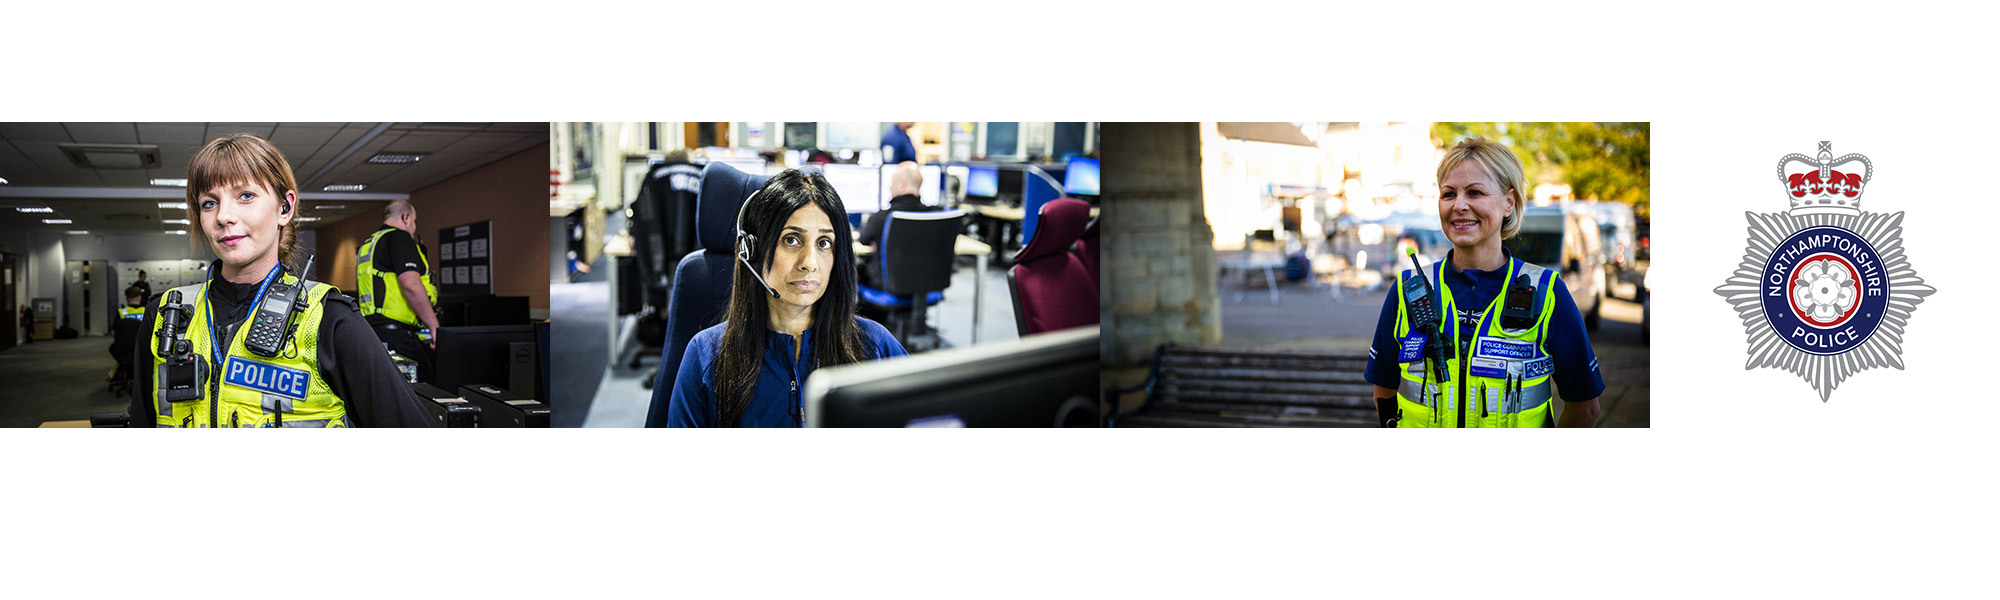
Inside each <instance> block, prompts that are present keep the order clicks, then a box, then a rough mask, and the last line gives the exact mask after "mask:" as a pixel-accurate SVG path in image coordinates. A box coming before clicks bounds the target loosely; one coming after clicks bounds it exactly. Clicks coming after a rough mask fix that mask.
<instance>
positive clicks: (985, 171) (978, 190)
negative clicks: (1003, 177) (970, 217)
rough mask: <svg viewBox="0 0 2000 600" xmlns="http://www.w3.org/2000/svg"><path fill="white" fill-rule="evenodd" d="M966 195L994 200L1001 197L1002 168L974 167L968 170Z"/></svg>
mask: <svg viewBox="0 0 2000 600" xmlns="http://www.w3.org/2000/svg"><path fill="white" fill-rule="evenodd" d="M965 195H967V196H977V197H980V198H992V197H994V196H998V195H1000V168H999V167H992V166H985V167H981V166H974V167H971V168H969V169H967V170H966V174H965Z"/></svg>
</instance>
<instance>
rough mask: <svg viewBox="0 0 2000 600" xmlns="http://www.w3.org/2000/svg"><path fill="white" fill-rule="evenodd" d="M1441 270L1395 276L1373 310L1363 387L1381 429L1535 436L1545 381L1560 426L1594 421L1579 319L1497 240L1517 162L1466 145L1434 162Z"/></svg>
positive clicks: (1512, 206) (1515, 192)
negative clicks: (1556, 403)
mask: <svg viewBox="0 0 2000 600" xmlns="http://www.w3.org/2000/svg"><path fill="white" fill-rule="evenodd" d="M1437 177H1438V222H1439V225H1441V226H1443V228H1444V234H1445V237H1446V238H1448V239H1450V240H1451V243H1452V250H1451V252H1450V253H1449V254H1448V255H1446V258H1445V260H1442V261H1438V262H1433V263H1431V264H1428V265H1423V266H1422V267H1421V268H1422V272H1417V271H1415V270H1407V269H1406V270H1404V271H1403V272H1402V273H1401V274H1400V275H1398V276H1397V285H1396V288H1395V289H1394V290H1393V291H1391V293H1390V294H1389V297H1388V300H1387V302H1386V303H1385V304H1384V305H1383V307H1382V318H1381V320H1380V321H1378V322H1377V324H1376V327H1375V341H1374V344H1373V346H1372V347H1371V348H1370V350H1369V360H1368V372H1367V375H1366V376H1367V379H1368V381H1369V382H1370V383H1373V384H1375V402H1376V405H1377V408H1378V409H1380V410H1381V412H1382V421H1383V424H1384V426H1399V427H1546V426H1550V425H1553V424H1554V423H1553V421H1554V420H1553V419H1552V418H1551V416H1552V414H1553V413H1552V410H1553V407H1552V406H1551V405H1550V400H1551V399H1552V398H1553V397H1554V394H1553V393H1552V390H1551V385H1550V384H1551V383H1554V387H1556V388H1560V389H1561V390H1562V396H1563V399H1564V401H1565V402H1566V404H1565V405H1564V410H1563V413H1562V423H1561V425H1562V426H1564V427H1589V426H1591V425H1592V424H1594V423H1596V421H1597V415H1598V407H1597V396H1598V394H1601V393H1603V392H1604V381H1603V378H1602V377H1601V376H1599V374H1598V372H1597V358H1596V355H1595V354H1594V353H1593V352H1592V351H1591V349H1590V339H1589V338H1588V337H1587V336H1586V335H1585V333H1584V327H1583V318H1582V316H1580V315H1579V314H1578V313H1577V310H1576V304H1575V303H1574V302H1573V301H1572V300H1571V299H1570V296H1569V292H1568V291H1566V290H1565V289H1564V287H1563V283H1562V279H1561V278H1560V277H1557V276H1556V274H1555V273H1554V272H1553V271H1550V270H1548V269H1544V268H1542V267H1539V266H1536V265H1532V264H1528V263H1526V262H1523V261H1521V260H1518V259H1515V258H1514V257H1513V255H1512V254H1510V253H1508V252H1507V251H1506V250H1505V249H1504V248H1501V246H1500V241H1501V240H1502V239H1505V238H1510V237H1514V236H1515V235H1516V234H1518V233H1520V231H1521V221H1522V219H1523V218H1524V217H1525V216H1526V214H1525V212H1526V211H1525V208H1526V207H1525V203H1524V200H1523V198H1522V195H1523V194H1525V193H1526V191H1527V190H1526V188H1524V187H1523V186H1524V185H1525V183H1526V182H1525V181H1524V178H1523V177H1522V173H1521V161H1520V159H1518V158H1515V156H1514V153H1513V152H1512V151H1510V150H1508V149H1507V147H1506V146H1502V145H1500V144H1496V143H1493V142H1490V141H1487V140H1483V139H1479V138H1473V139H1469V140H1466V141H1463V142H1460V143H1459V144H1458V145H1457V146H1455V147H1453V148H1452V149H1451V150H1450V151H1447V152H1445V155H1444V160H1443V161H1441V162H1439V163H1438V168H1437Z"/></svg>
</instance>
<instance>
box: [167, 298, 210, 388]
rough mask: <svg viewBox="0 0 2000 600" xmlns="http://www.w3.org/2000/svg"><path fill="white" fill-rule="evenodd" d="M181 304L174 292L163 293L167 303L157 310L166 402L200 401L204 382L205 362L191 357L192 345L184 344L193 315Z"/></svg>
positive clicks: (192, 354)
mask: <svg viewBox="0 0 2000 600" xmlns="http://www.w3.org/2000/svg"><path fill="white" fill-rule="evenodd" d="M192 310H193V309H192V308H190V307H189V306H188V305H186V304H182V303H181V293H180V291H178V290H175V291H169V292H167V302H166V304H165V305H164V306H161V307H160V314H159V315H158V318H159V320H160V332H159V333H158V334H155V335H157V336H159V338H160V343H159V355H160V358H161V360H163V361H165V362H166V364H165V365H164V366H162V367H161V370H162V375H163V377H162V379H163V381H161V383H160V388H161V390H160V391H161V392H162V395H164V396H165V397H166V400H167V401H168V402H182V401H186V400H200V399H201V386H202V384H203V382H204V381H206V380H207V379H208V363H206V362H204V361H201V360H197V359H196V358H195V356H194V342H191V341H188V339H187V338H186V337H184V336H186V335H187V328H188V321H190V320H192V319H193V318H194V313H193V312H192Z"/></svg>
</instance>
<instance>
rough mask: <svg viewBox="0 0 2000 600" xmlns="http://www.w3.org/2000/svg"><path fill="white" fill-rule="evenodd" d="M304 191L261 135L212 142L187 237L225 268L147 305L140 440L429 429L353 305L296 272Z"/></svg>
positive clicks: (196, 166)
mask: <svg viewBox="0 0 2000 600" xmlns="http://www.w3.org/2000/svg"><path fill="white" fill-rule="evenodd" d="M297 190H298V184H297V182H296V181H295V180H294V179H293V177H292V168H291V166H290V165H289V164H287V163H286V162H285V157H284V155H283V154H281V153H279V152H278V149H277V148H276V147H274V146H272V145H271V143H270V142H268V141H266V140H264V139H263V138H260V137H257V136H255V135H250V134H241V133H239V134H231V135H224V136H220V137H217V138H215V139H212V140H209V141H208V143H206V144H204V145H202V147H201V149H200V150H198V151H196V152H195V155H194V158H192V159H191V160H189V162H188V183H187V208H186V210H187V218H188V221H189V222H190V223H192V224H193V226H192V227H190V228H189V229H190V231H189V237H191V238H193V240H194V241H195V243H197V244H200V243H204V242H205V243H206V244H207V245H208V247H209V249H210V250H212V251H214V252H215V256H216V260H215V261H214V262H213V263H210V265H209V268H208V280H207V281H204V282H202V283H200V284H196V285H188V286H182V287H179V288H174V289H172V290H168V291H166V292H163V293H161V294H159V296H158V297H157V298H156V299H154V300H153V301H152V302H150V303H149V304H148V306H147V309H146V315H145V326H144V328H143V329H142V330H141V331H142V332H144V334H145V335H144V336H143V337H141V338H140V340H139V343H138V344H137V348H135V349H134V355H135V361H134V364H136V365H138V368H135V369H134V370H133V371H134V373H135V374H134V377H133V380H134V381H133V389H134V390H135V391H134V393H133V394H132V425H133V426H136V427H152V426H158V427H346V426H356V425H358V426H364V427H384V426H386V427H428V426H430V424H431V419H430V417H429V415H428V414H427V413H426V412H425V411H424V409H423V408H422V406H421V405H419V404H418V402H419V400H418V399H417V398H416V395H415V394H414V393H413V392H411V391H410V388H409V384H408V383H406V382H404V381H403V379H402V378H401V377H400V376H399V375H398V373H397V371H396V368H395V365H394V364H392V363H391V362H390V361H389V355H388V353H387V352H386V351H385V350H383V348H382V343H381V341H380V340H378V339H376V337H375V334H374V332H373V330H371V329H369V327H368V323H367V322H366V321H363V320H362V319H361V315H360V314H359V313H358V312H356V311H355V308H354V301H353V299H351V298H348V297H346V296H343V295H341V294H340V293H339V291H338V290H335V289H334V288H333V286H329V285H326V284H323V283H319V282H315V281H306V280H303V279H301V273H300V272H298V271H296V270H295V267H296V265H295V264H294V263H295V262H296V259H295V257H294V250H293V247H294V245H295V244H296V243H297V239H298V232H297V231H296V230H295V229H294V228H293V227H292V223H294V222H295V219H297V217H298V193H297ZM287 298H296V302H290V301H287Z"/></svg>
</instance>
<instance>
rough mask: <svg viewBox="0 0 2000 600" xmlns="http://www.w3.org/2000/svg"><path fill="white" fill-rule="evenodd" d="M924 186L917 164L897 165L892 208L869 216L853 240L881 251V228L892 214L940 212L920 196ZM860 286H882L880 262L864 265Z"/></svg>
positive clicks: (890, 199) (893, 179)
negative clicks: (927, 204) (900, 212)
mask: <svg viewBox="0 0 2000 600" xmlns="http://www.w3.org/2000/svg"><path fill="white" fill-rule="evenodd" d="M923 187H924V174H923V172H922V171H919V170H917V163H913V162H906V163H902V164H898V165H896V172H895V175H893V176H891V178H890V180H889V194H890V195H891V196H892V197H891V198H889V208H887V209H885V210H880V211H876V212H875V213H873V214H870V215H868V221H867V222H865V223H862V224H861V235H860V236H858V237H856V238H854V241H856V242H860V243H861V245H863V246H872V247H874V248H875V251H876V252H881V251H882V246H881V241H882V226H883V225H884V224H887V223H888V222H889V213H892V212H896V211H904V212H930V211H935V210H937V208H936V207H932V206H925V205H924V200H923V198H922V197H920V196H918V194H919V193H921V192H922V191H923ZM861 285H865V286H869V287H878V288H879V287H882V271H881V263H880V261H874V260H871V261H868V262H867V263H866V264H864V265H862V267H861Z"/></svg>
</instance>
